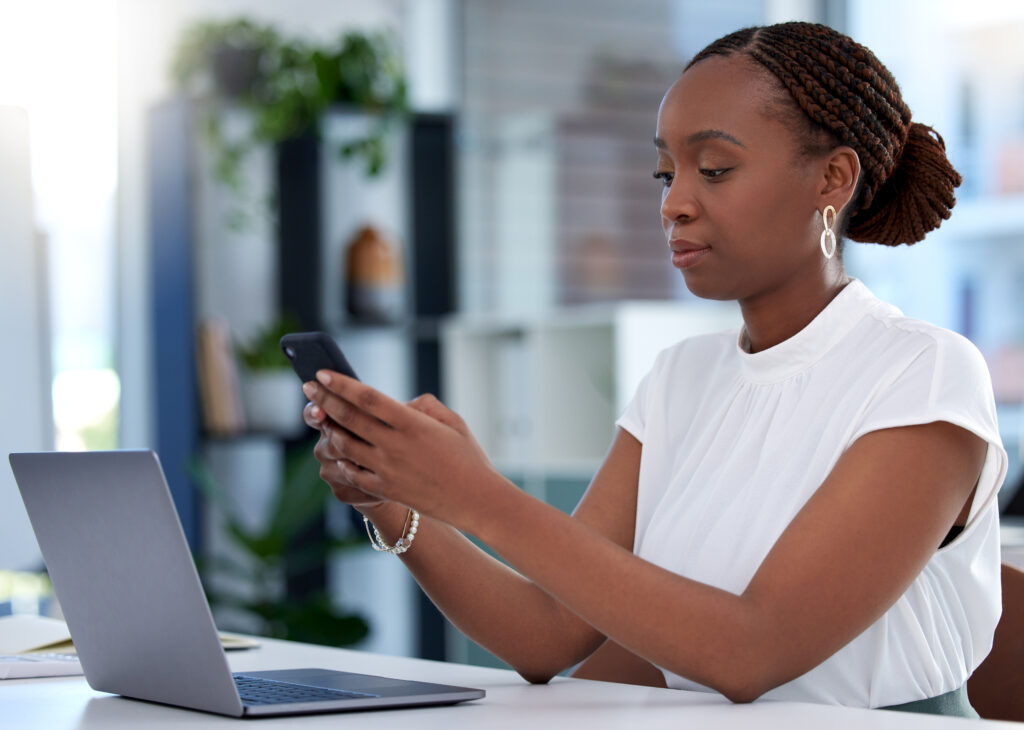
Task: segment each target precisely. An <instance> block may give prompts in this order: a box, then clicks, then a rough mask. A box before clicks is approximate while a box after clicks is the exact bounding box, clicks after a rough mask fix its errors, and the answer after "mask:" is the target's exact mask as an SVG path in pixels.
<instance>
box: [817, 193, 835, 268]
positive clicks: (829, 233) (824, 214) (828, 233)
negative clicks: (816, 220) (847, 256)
mask: <svg viewBox="0 0 1024 730" xmlns="http://www.w3.org/2000/svg"><path fill="white" fill-rule="evenodd" d="M829 213H831V214H832V222H831V223H829V221H828V214H829ZM821 222H822V224H823V225H824V226H825V230H823V231H822V232H821V238H820V239H818V243H819V244H821V252H822V253H823V254H825V258H827V259H830V258H832V257H833V256H835V255H836V246H837V245H838V244H837V241H836V232H835V231H834V230H833V229H832V226H834V225H835V224H836V209H835V208H833V207H832V206H831V205H826V206H825V210H823V211H821ZM826 238H827V239H829V241H830V242H831V243H832V248H831V249H829V248H828V247H827V246H826V245H825V239H826Z"/></svg>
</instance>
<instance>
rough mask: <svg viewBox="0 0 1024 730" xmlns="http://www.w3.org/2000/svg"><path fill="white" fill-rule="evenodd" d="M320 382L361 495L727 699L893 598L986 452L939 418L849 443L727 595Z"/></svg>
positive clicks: (835, 638) (806, 661) (394, 413)
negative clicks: (428, 518)
mask: <svg viewBox="0 0 1024 730" xmlns="http://www.w3.org/2000/svg"><path fill="white" fill-rule="evenodd" d="M325 380H326V382H325V383H324V385H325V386H327V387H328V388H329V389H330V390H331V391H332V392H333V393H334V394H335V396H336V397H337V398H338V403H337V404H335V405H337V406H339V407H337V408H335V410H334V411H332V410H331V408H328V412H329V413H331V415H332V417H334V418H336V419H338V420H339V422H340V423H342V424H343V425H346V427H351V428H352V430H354V431H355V432H356V433H358V434H359V436H360V437H361V438H362V439H363V440H365V442H363V441H356V440H354V439H343V440H342V443H341V444H340V446H341V448H342V449H343V450H344V451H346V456H348V457H349V458H351V460H352V461H353V462H355V463H356V464H359V465H361V468H354V467H349V468H348V469H347V478H349V479H350V480H352V482H353V483H354V484H357V485H358V486H359V487H360V489H362V490H364V491H366V492H369V493H376V494H382V495H385V496H386V497H388V498H389V499H393V500H396V501H400V502H402V503H404V504H408V505H412V506H415V507H416V508H417V509H419V510H421V511H423V512H425V513H428V514H431V515H433V516H435V517H436V518H438V519H440V520H442V521H445V522H447V523H449V524H451V525H453V526H455V527H457V528H459V529H462V530H466V531H470V532H473V533H474V534H476V535H477V536H478V537H480V538H481V539H482V540H483V541H484V542H486V543H487V544H488V545H490V546H491V547H492V548H494V549H495V550H496V551H497V552H498V553H499V554H500V555H502V556H503V557H504V558H505V559H506V560H508V562H509V563H510V564H511V565H512V566H513V567H515V568H516V569H517V570H518V571H519V572H520V573H521V574H522V575H524V576H526V577H527V578H529V579H531V580H532V581H533V583H535V584H536V585H537V586H539V587H541V588H543V589H544V590H545V591H547V592H548V593H549V594H551V595H552V596H554V597H555V598H557V599H558V600H559V601H561V602H562V603H563V604H564V605H565V606H567V607H568V608H569V609H570V610H572V611H573V612H574V613H576V614H577V615H578V616H579V617H580V618H582V619H583V620H584V621H585V622H586V623H588V624H590V625H591V626H593V627H594V628H595V629H597V631H599V632H600V633H601V634H603V635H605V636H608V637H609V638H612V639H614V640H615V641H616V642H617V643H619V644H621V645H622V646H623V647H625V648H626V649H628V650H629V651H631V652H633V653H634V654H636V655H638V656H641V657H643V658H645V659H647V660H648V661H651V662H652V663H654V664H656V665H658V666H661V667H664V668H666V669H669V670H671V671H673V672H675V673H677V674H680V675H682V676H685V677H688V678H690V679H692V680H694V681H696V682H699V683H701V684H704V685H707V686H710V687H713V688H715V689H717V690H718V691H720V692H722V693H723V694H725V695H726V696H727V697H729V698H730V699H733V700H734V701H750V700H753V699H755V698H757V697H758V696H760V695H761V694H763V693H764V692H766V691H767V690H769V689H771V688H773V687H776V686H778V685H780V684H782V683H784V682H786V681H788V680H790V679H792V678H794V677H797V676H799V675H800V674H802V673H804V672H806V671H808V670H809V669H811V668H813V667H814V666H816V665H818V664H820V663H821V662H822V661H824V660H825V659H827V658H828V657H829V656H830V655H831V654H833V653H834V652H835V651H837V650H838V649H839V648H841V647H842V646H844V645H845V644H847V643H848V642H849V641H851V640H852V639H853V638H854V637H856V636H857V635H858V634H859V633H860V632H862V631H863V630H864V629H866V628H867V627H868V626H870V625H871V623H873V622H874V621H875V620H876V619H877V618H879V617H880V616H881V615H882V614H883V613H884V612H885V611H886V610H887V609H888V608H889V607H890V606H892V605H893V603H894V602H895V601H896V600H897V599H898V598H899V596H900V595H901V594H902V593H903V592H904V591H905V590H906V589H907V588H908V587H909V585H910V584H911V583H912V582H913V580H914V578H915V577H916V576H917V575H918V574H919V573H920V571H921V570H922V569H923V568H924V566H925V564H926V563H927V561H928V559H929V558H930V557H931V555H932V554H933V553H934V551H935V549H936V548H937V547H938V545H939V544H940V542H941V540H942V538H943V536H944V535H945V533H946V532H947V531H948V529H949V527H950V526H951V525H952V524H953V522H954V520H955V518H956V516H957V515H958V514H959V513H960V512H961V510H962V509H963V507H964V503H965V502H966V501H967V499H968V497H969V495H970V493H971V491H972V489H973V488H974V485H975V483H976V482H977V479H978V476H979V474H980V471H981V467H982V464H983V462H984V457H985V451H986V445H985V443H984V442H983V441H982V440H981V439H980V438H978V437H976V436H975V435H973V434H971V433H970V432H968V431H966V430H963V429H961V428H958V427H956V426H953V425H951V424H948V423H943V422H939V423H932V424H927V425H922V426H913V427H905V428H894V429H887V430H882V431H875V432H872V433H869V434H867V435H865V436H863V437H861V438H860V439H858V440H857V442H856V443H854V444H853V445H852V446H851V447H850V448H849V449H848V450H847V451H846V452H845V453H844V455H843V456H842V458H841V459H840V460H839V462H838V463H837V465H836V467H835V468H834V469H833V471H832V473H831V474H830V475H829V476H828V478H827V479H826V480H825V482H824V483H823V484H822V485H821V487H820V488H819V489H818V491H817V492H816V493H815V495H814V496H813V497H812V498H811V499H810V500H808V502H807V504H806V505H805V506H804V507H803V509H802V510H801V511H800V512H799V513H798V515H797V516H796V517H795V518H794V520H793V522H792V523H791V524H790V525H789V527H788V528H787V529H786V531H785V532H784V533H783V534H782V536H781V537H780V538H779V540H778V541H777V543H776V544H775V546H774V547H773V548H772V550H771V551H770V552H769V554H768V556H767V557H766V558H765V560H764V562H763V563H762V565H761V567H760V568H759V569H758V571H757V573H756V574H755V576H754V577H753V579H752V580H751V582H750V584H749V586H748V587H747V589H746V590H745V591H744V593H743V594H742V595H735V594H732V593H729V592H727V591H723V590H719V589H716V588H712V587H710V586H707V585H704V584H701V583H698V582H695V581H692V580H688V579H686V578H682V577H680V576H678V575H676V574H674V573H671V572H669V571H667V570H664V569H662V568H659V567H657V566H655V565H653V564H651V563H648V562H646V561H643V560H641V559H639V558H637V557H636V556H634V555H633V554H632V553H631V552H630V551H629V550H628V549H627V548H626V547H625V546H624V545H622V544H616V543H615V542H613V541H612V540H609V539H608V538H607V537H605V536H604V535H602V534H599V533H597V532H596V531H594V530H592V529H590V528H589V527H587V526H586V525H584V524H582V523H580V522H579V521H577V520H573V519H571V518H570V517H568V516H567V515H564V514H563V513H561V512H559V511H558V510H556V509H554V508H553V507H550V506H548V505H546V504H544V503H542V502H540V501H538V500H536V499H534V498H532V497H530V496H529V495H527V494H525V493H523V492H522V491H521V490H519V489H517V488H515V487H514V485H511V484H509V483H508V482H507V481H506V480H504V479H503V478H502V477H501V476H500V475H498V474H496V473H495V472H493V470H491V469H490V468H489V467H488V466H486V465H485V464H482V463H481V462H480V461H478V460H477V458H476V457H475V456H474V455H471V454H470V453H469V452H468V451H467V448H466V446H465V439H464V437H462V435H461V434H457V433H456V432H454V431H453V430H452V429H450V428H448V427H446V426H444V425H443V424H441V423H438V422H437V421H435V420H434V419H431V418H428V417H426V416H424V415H423V414H419V413H414V412H412V411H411V410H410V409H408V408H406V407H404V406H402V405H401V404H397V403H395V402H394V401H391V400H390V399H387V398H386V397H385V396H383V395H381V394H380V393H378V392H376V391H374V390H372V389H371V388H368V387H367V386H365V385H362V384H360V383H358V382H357V381H353V380H350V379H346V378H343V377H338V376H333V377H330V376H329V377H326V378H325ZM322 382H323V381H322ZM368 414H369V415H368ZM382 421H383V422H384V423H381V422H382Z"/></svg>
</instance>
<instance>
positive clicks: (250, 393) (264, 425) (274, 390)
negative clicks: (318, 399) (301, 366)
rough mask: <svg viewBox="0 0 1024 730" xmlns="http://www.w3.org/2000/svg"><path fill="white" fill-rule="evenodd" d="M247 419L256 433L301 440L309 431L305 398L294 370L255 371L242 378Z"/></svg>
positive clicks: (249, 425) (250, 427)
mask: <svg viewBox="0 0 1024 730" xmlns="http://www.w3.org/2000/svg"><path fill="white" fill-rule="evenodd" d="M242 400H243V402H244V404H245V416H246V422H247V424H248V427H249V429H250V430H252V431H261V432H266V433H272V434H276V435H278V436H297V435H299V434H300V433H301V432H302V430H303V429H304V428H305V424H304V423H303V421H302V408H303V406H304V405H305V404H306V397H305V396H304V395H303V394H302V389H301V388H300V387H299V382H298V380H296V378H295V373H293V372H292V371H291V370H251V371H249V372H247V373H245V375H244V377H243V378H242Z"/></svg>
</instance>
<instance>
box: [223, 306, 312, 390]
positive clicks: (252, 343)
mask: <svg viewBox="0 0 1024 730" xmlns="http://www.w3.org/2000/svg"><path fill="white" fill-rule="evenodd" d="M301 329H302V325H301V323H300V322H299V320H298V319H297V318H296V317H295V316H293V315H291V314H282V315H281V316H280V317H278V318H277V319H275V320H274V321H273V322H271V323H270V324H269V325H268V326H267V327H265V328H264V329H262V330H260V331H259V332H257V333H256V334H254V335H253V336H252V337H251V338H250V339H249V340H247V341H246V342H244V343H241V344H239V345H238V346H237V350H238V356H239V358H241V360H242V363H243V364H244V365H245V367H246V368H247V369H248V370H278V369H282V368H283V369H287V368H288V367H289V365H288V358H286V357H285V356H284V353H283V352H281V344H280V343H281V337H283V336H284V335H286V334H288V333H289V332H298V331H299V330H301ZM296 387H297V386H296Z"/></svg>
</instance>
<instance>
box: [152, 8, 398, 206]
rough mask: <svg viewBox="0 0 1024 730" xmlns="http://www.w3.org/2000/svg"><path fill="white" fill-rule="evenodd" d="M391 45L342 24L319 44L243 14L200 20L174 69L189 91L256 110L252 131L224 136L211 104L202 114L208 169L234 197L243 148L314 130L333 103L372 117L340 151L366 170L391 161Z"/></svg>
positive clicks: (394, 76) (383, 36)
mask: <svg viewBox="0 0 1024 730" xmlns="http://www.w3.org/2000/svg"><path fill="white" fill-rule="evenodd" d="M396 46H397V44H396V43H395V40H394V38H393V36H392V35H390V34H387V33H382V32H374V33H364V32H361V31H349V32H346V33H344V34H343V35H341V36H340V38H338V39H337V40H336V41H334V42H332V43H326V44H317V43H312V42H308V41H304V40H300V39H293V38H285V37H283V36H281V35H280V34H279V33H277V31H275V30H274V29H273V28H272V27H269V26H263V25H260V24H258V23H255V22H253V21H250V20H247V19H244V18H238V19H234V20H229V21H223V22H200V23H197V24H195V25H193V26H191V27H189V28H187V29H186V30H185V32H184V33H183V35H182V37H181V39H180V41H179V43H178V47H177V50H176V52H175V54H174V60H173V65H172V74H173V76H174V79H175V80H176V82H177V84H178V86H179V87H180V88H181V89H182V90H183V91H185V92H187V93H191V94H193V95H197V96H200V97H212V98H213V99H219V98H225V99H229V100H231V101H232V102H234V103H236V104H238V105H240V106H241V107H242V108H244V109H247V110H249V111H250V112H251V113H252V114H253V124H252V127H251V132H250V133H249V135H248V136H246V137H244V138H242V139H234V140H228V139H227V138H226V136H225V135H224V134H223V131H222V129H221V125H220V118H219V116H218V113H217V111H216V109H215V108H214V107H211V111H210V113H209V114H208V115H207V118H206V125H205V127H206V133H207V138H208V140H209V141H210V143H211V145H212V147H213V149H214V152H215V157H216V161H215V166H214V174H215V176H216V177H217V179H218V180H220V181H221V182H222V183H224V184H226V185H227V186H229V187H230V188H231V189H233V190H234V191H235V192H236V193H240V194H241V193H243V192H244V181H243V180H242V178H241V175H240V173H239V170H240V165H241V162H242V160H243V159H244V157H245V155H246V154H247V153H248V152H249V150H251V149H252V148H253V147H254V146H255V145H258V144H277V143H279V142H282V141H284V140H287V139H289V138H292V137H296V136H299V135H302V134H304V133H307V132H312V133H314V134H318V133H319V120H320V118H321V117H322V116H323V114H324V113H326V112H327V110H328V109H329V108H330V107H332V106H340V107H345V108H349V109H351V110H353V111H357V112H360V113H365V114H370V115H372V116H373V117H374V119H375V120H376V122H375V124H373V125H371V127H370V130H369V132H368V133H367V134H366V135H365V136H359V137H357V138H354V139H348V140H345V141H343V142H342V143H341V144H340V145H339V147H338V150H337V151H338V153H339V154H340V155H341V156H343V157H346V158H358V159H362V161H363V164H364V165H365V171H366V174H367V175H368V176H371V177H372V176H374V175H376V174H378V173H379V172H380V171H381V170H382V169H383V168H384V166H385V165H386V164H387V160H388V153H389V150H388V144H387V142H388V133H389V128H390V126H391V124H392V123H393V122H394V121H395V120H396V119H400V118H403V117H404V115H405V114H406V112H407V111H408V107H407V90H406V82H405V74H404V70H403V68H402V64H401V60H400V58H399V55H398V53H397V50H396Z"/></svg>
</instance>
